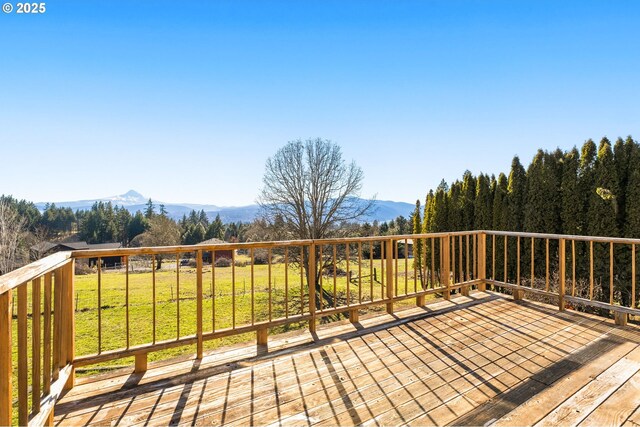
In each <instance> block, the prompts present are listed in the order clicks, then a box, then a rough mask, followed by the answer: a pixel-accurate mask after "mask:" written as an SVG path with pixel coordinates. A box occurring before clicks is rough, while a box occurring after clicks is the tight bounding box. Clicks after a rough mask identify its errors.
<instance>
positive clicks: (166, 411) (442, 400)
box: [55, 293, 640, 426]
mask: <svg viewBox="0 0 640 427" xmlns="http://www.w3.org/2000/svg"><path fill="white" fill-rule="evenodd" d="M316 339H317V340H316V341H315V342H310V340H311V336H310V335H309V333H308V332H304V333H303V332H297V333H295V334H289V335H285V336H280V337H278V336H276V337H273V338H272V340H271V341H270V349H269V353H268V354H261V355H258V354H256V347H255V345H250V346H249V345H247V346H244V347H242V346H237V347H234V348H231V349H227V350H225V351H217V352H215V353H212V354H210V355H206V356H205V357H204V359H202V360H201V361H200V362H199V363H198V362H197V361H194V360H189V361H185V360H183V361H179V362H172V363H170V364H167V363H165V364H164V365H153V364H150V366H149V371H147V372H146V373H145V374H144V375H141V374H133V373H130V372H127V373H124V372H119V373H117V374H111V375H109V376H101V377H94V378H84V379H78V381H77V385H76V387H75V388H73V389H72V390H71V391H69V392H68V393H67V394H66V395H65V396H64V397H63V398H62V399H61V400H60V401H59V402H58V404H57V405H56V407H55V422H56V425H86V424H97V425H147V424H149V425H169V424H171V425H176V424H197V425H222V424H230V425H279V424H283V425H353V424H364V425H399V424H411V425H446V424H455V425H484V424H490V423H492V422H493V423H495V425H534V424H536V425H581V426H583V425H584V426H586V425H640V329H638V328H636V327H633V326H628V327H618V326H615V325H614V323H613V321H612V320H608V319H603V318H597V317H594V316H589V315H581V314H579V313H575V312H559V311H558V310H557V308H556V307H552V306H546V305H542V304H537V303H532V302H519V303H516V302H514V301H512V300H511V299H509V298H506V297H503V296H499V295H496V294H491V293H475V294H472V295H471V297H458V298H455V299H453V300H452V301H450V302H447V301H441V302H438V303H435V304H432V305H429V306H427V307H425V308H415V309H411V310H406V311H403V312H401V313H399V314H397V315H395V316H389V315H386V314H385V315H379V316H376V317H373V318H371V319H367V320H362V321H361V323H360V324H356V325H355V326H354V325H351V324H341V325H333V326H329V327H325V328H319V329H318V336H317V337H316Z"/></svg>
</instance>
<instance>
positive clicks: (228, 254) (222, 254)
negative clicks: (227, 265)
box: [198, 238, 233, 263]
mask: <svg viewBox="0 0 640 427" xmlns="http://www.w3.org/2000/svg"><path fill="white" fill-rule="evenodd" d="M221 243H227V242H225V241H224V240H220V239H215V238H214V239H209V240H205V241H203V242H200V243H198V246H208V245H218V244H221ZM215 254H216V255H215V257H216V259H215V260H216V261H217V260H219V259H220V258H227V259H231V258H232V257H233V251H232V250H231V249H221V250H217V251H215ZM202 261H203V262H207V263H210V262H211V251H204V252H202Z"/></svg>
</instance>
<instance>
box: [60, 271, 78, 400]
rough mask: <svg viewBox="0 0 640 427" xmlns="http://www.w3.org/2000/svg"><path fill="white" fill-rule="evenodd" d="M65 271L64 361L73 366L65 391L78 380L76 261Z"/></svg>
mask: <svg viewBox="0 0 640 427" xmlns="http://www.w3.org/2000/svg"><path fill="white" fill-rule="evenodd" d="M63 271H64V278H65V280H64V289H65V299H64V305H65V307H66V308H65V310H64V311H63V312H64V313H65V318H66V321H65V329H64V335H65V336H66V341H65V342H66V348H65V358H64V359H63V366H66V365H68V364H71V372H70V373H69V377H68V378H67V381H66V383H65V384H64V388H63V389H64V390H69V389H71V388H72V387H73V386H74V384H75V379H76V371H75V366H74V365H73V360H74V358H75V354H76V341H75V336H76V329H75V327H76V326H75V325H76V324H75V313H74V310H73V292H74V274H75V260H74V259H71V261H70V262H69V263H67V264H66V265H65V266H64V267H63Z"/></svg>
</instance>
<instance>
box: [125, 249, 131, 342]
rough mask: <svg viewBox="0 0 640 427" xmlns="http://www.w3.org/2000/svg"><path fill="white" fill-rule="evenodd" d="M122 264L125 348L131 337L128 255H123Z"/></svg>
mask: <svg viewBox="0 0 640 427" xmlns="http://www.w3.org/2000/svg"><path fill="white" fill-rule="evenodd" d="M124 264H125V273H124V277H125V279H124V281H125V298H124V299H125V303H124V306H125V317H126V322H127V349H128V348H129V347H130V337H131V331H130V329H129V326H130V325H129V257H128V256H125V257H124Z"/></svg>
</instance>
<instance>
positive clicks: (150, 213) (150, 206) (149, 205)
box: [144, 199, 156, 219]
mask: <svg viewBox="0 0 640 427" xmlns="http://www.w3.org/2000/svg"><path fill="white" fill-rule="evenodd" d="M155 209H156V208H155V206H154V204H153V202H152V201H151V199H149V201H147V208H146V209H145V211H144V216H145V217H146V218H147V219H151V218H153V216H154V215H155V214H156V211H155Z"/></svg>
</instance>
